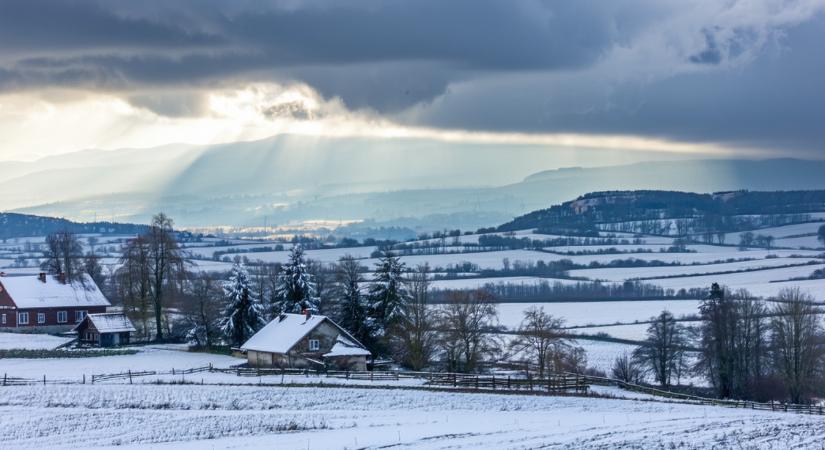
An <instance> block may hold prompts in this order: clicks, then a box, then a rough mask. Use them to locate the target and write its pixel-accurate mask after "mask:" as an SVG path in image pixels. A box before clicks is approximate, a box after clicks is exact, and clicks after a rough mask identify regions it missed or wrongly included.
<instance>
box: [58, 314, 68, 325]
mask: <svg viewBox="0 0 825 450" xmlns="http://www.w3.org/2000/svg"><path fill="white" fill-rule="evenodd" d="M68 321H69V313H67V312H66V311H58V312H57V323H66V322H68Z"/></svg>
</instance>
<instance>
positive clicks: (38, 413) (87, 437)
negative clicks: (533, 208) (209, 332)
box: [0, 385, 825, 449]
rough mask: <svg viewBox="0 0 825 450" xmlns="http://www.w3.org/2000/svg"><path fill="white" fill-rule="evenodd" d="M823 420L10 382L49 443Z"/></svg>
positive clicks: (35, 435)
mask: <svg viewBox="0 0 825 450" xmlns="http://www.w3.org/2000/svg"><path fill="white" fill-rule="evenodd" d="M823 437H825V421H823V420H822V419H821V417H810V416H799V415H792V414H786V413H772V412H767V411H765V412H757V411H751V410H737V409H726V408H718V407H709V406H708V407H705V406H696V405H686V404H675V403H662V402H653V401H638V400H616V399H602V398H581V397H544V396H527V395H501V394H462V393H448V392H425V391H407V390H388V389H354V388H326V389H323V388H284V387H256V386H232V387H226V386H189V385H182V386H181V385H179V386H168V385H167V386H156V385H133V386H129V385H120V386H89V385H86V386H46V387H43V386H29V387H13V388H8V387H7V388H0V442H3V448H8V449H40V448H83V447H86V448H115V447H117V448H141V449H145V448H186V449H203V448H215V449H224V448H235V449H240V448H284V449H299V448H300V449H307V448H308V449H346V448H349V449H352V448H386V447H395V448H423V449H445V448H485V449H488V448H519V449H523V448H553V449H556V448H558V449H561V448H766V449H767V448H777V449H779V448H782V449H786V448H810V447H812V446H817V445H819V444H820V443H821V441H822V438H823Z"/></svg>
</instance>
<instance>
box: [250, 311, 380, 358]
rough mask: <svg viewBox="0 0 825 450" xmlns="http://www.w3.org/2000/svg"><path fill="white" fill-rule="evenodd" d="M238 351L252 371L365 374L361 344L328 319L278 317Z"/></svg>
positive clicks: (290, 315) (305, 315)
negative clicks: (278, 369) (328, 370)
mask: <svg viewBox="0 0 825 450" xmlns="http://www.w3.org/2000/svg"><path fill="white" fill-rule="evenodd" d="M241 350H245V351H246V357H247V360H248V362H249V365H250V366H253V367H285V368H321V367H325V366H329V367H332V368H336V369H341V370H366V369H367V359H368V358H369V357H370V356H371V354H370V352H369V350H367V349H366V348H365V347H364V345H363V344H361V343H360V342H358V341H357V340H356V339H355V338H354V337H352V335H350V334H349V333H348V332H347V331H346V330H344V329H343V328H341V327H340V326H339V325H338V324H336V323H335V322H333V321H332V319H330V318H329V317H326V316H319V315H311V314H309V313H307V314H281V315H280V316H278V317H276V318H275V319H274V320H272V321H271V322H269V324H267V325H266V326H265V327H263V328H262V329H261V330H260V331H258V332H257V333H255V335H254V336H252V337H251V338H249V340H248V341H246V342H245V343H244V344H243V345H242V346H241Z"/></svg>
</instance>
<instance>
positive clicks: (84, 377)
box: [83, 373, 86, 384]
mask: <svg viewBox="0 0 825 450" xmlns="http://www.w3.org/2000/svg"><path fill="white" fill-rule="evenodd" d="M83 384H86V374H85V373H84V374H83Z"/></svg>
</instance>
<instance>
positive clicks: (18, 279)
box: [0, 273, 111, 331]
mask: <svg viewBox="0 0 825 450" xmlns="http://www.w3.org/2000/svg"><path fill="white" fill-rule="evenodd" d="M108 306H111V304H110V303H109V301H108V300H106V297H105V296H104V295H103V293H102V292H100V289H99V288H98V287H97V285H96V284H95V282H94V280H92V278H91V277H90V276H88V275H83V277H82V278H81V279H80V280H78V281H74V282H71V283H69V282H67V281H66V279H65V277H62V276H52V275H47V274H45V273H41V274H40V275H31V276H4V277H0V329H19V330H32V329H36V330H38V331H68V330H69V329H71V327H73V326H74V325H75V324H77V323H80V322H81V321H83V319H84V318H85V317H86V315H88V314H95V313H104V312H106V307H108Z"/></svg>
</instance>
